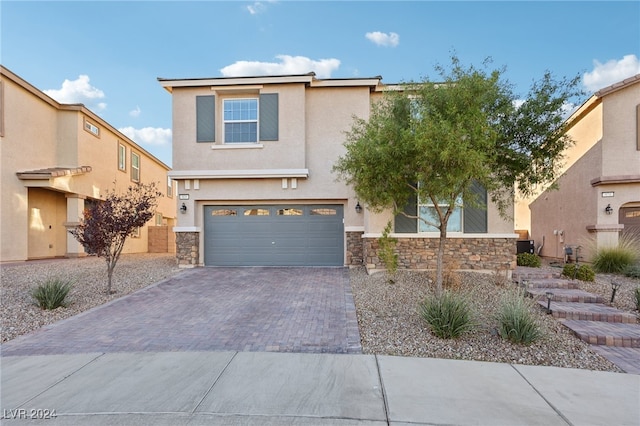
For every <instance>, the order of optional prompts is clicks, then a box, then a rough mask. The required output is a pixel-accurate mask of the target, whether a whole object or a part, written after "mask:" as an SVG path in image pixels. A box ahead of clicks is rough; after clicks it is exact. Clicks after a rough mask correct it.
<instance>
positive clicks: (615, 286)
mask: <svg viewBox="0 0 640 426" xmlns="http://www.w3.org/2000/svg"><path fill="white" fill-rule="evenodd" d="M619 288H620V283H617V282H615V281H612V282H611V302H609V303H613V298H614V297H616V291H618V289H619Z"/></svg>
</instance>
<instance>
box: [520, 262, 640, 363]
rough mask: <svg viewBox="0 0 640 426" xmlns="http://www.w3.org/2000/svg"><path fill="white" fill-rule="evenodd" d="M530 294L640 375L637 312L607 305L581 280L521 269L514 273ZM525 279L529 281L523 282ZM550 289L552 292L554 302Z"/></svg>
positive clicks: (580, 335)
mask: <svg viewBox="0 0 640 426" xmlns="http://www.w3.org/2000/svg"><path fill="white" fill-rule="evenodd" d="M513 280H514V282H515V283H516V285H518V286H521V288H522V286H523V284H524V286H525V291H526V293H527V295H529V296H530V297H532V298H533V299H534V300H537V301H538V304H539V305H540V306H542V307H543V308H544V309H547V306H549V307H550V311H551V314H552V315H553V317H554V318H556V319H558V320H559V321H560V322H561V324H563V325H564V326H565V327H567V328H568V329H570V330H571V331H572V332H573V334H575V335H576V336H577V337H578V338H579V339H581V340H583V341H585V342H587V343H589V344H591V345H594V350H595V349H597V350H596V352H598V353H600V354H601V355H603V356H604V357H606V358H607V359H609V360H610V361H612V362H614V363H615V364H616V365H618V366H619V367H620V368H622V369H623V370H624V371H626V372H629V373H635V374H640V324H638V323H637V318H636V315H635V314H632V313H628V312H624V311H621V310H619V309H616V308H613V307H611V306H608V305H607V304H606V303H607V302H608V300H605V299H604V297H602V296H600V295H596V294H592V293H589V292H586V291H583V290H580V288H579V281H573V280H566V279H561V278H560V274H559V273H555V272H553V271H539V270H538V271H536V270H535V269H534V268H522V267H518V269H517V270H516V271H515V272H514V273H513ZM524 280H526V281H527V282H524ZM547 292H551V293H553V298H552V300H551V303H550V304H549V301H548V300H547V295H546V293H547Z"/></svg>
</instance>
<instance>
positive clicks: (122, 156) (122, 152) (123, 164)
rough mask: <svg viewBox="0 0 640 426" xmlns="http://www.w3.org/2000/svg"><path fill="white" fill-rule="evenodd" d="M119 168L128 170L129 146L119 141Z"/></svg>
mask: <svg viewBox="0 0 640 426" xmlns="http://www.w3.org/2000/svg"><path fill="white" fill-rule="evenodd" d="M118 170H121V171H123V172H124V171H125V170H127V147H126V146H125V145H123V144H121V143H119V142H118Z"/></svg>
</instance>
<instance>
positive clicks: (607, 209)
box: [604, 204, 613, 214]
mask: <svg viewBox="0 0 640 426" xmlns="http://www.w3.org/2000/svg"><path fill="white" fill-rule="evenodd" d="M604 212H605V213H606V214H611V213H613V209H612V208H611V204H607V207H605V208H604Z"/></svg>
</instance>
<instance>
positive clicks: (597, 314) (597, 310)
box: [538, 299, 637, 324]
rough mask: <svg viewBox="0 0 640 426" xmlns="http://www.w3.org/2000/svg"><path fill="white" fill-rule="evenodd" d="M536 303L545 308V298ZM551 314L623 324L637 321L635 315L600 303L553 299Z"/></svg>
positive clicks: (570, 318)
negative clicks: (557, 300)
mask: <svg viewBox="0 0 640 426" xmlns="http://www.w3.org/2000/svg"><path fill="white" fill-rule="evenodd" d="M538 303H539V304H540V305H541V306H542V307H544V308H545V309H546V308H547V301H546V300H541V301H539V302H538ZM551 314H552V315H553V316H554V318H558V319H568V320H581V321H602V322H617V323H625V324H636V323H637V320H636V316H635V315H634V314H631V313H628V312H624V311H621V310H619V309H616V308H612V307H611V306H606V305H603V304H600V303H576V302H556V301H555V299H554V300H552V301H551Z"/></svg>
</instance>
